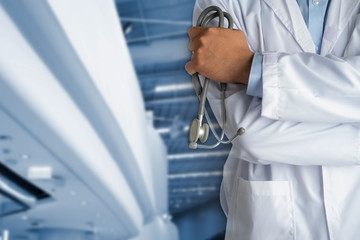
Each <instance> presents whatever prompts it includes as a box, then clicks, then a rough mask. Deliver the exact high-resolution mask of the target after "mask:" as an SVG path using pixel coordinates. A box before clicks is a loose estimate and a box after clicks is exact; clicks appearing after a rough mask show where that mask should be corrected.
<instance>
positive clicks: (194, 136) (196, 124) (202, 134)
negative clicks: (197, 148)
mask: <svg viewBox="0 0 360 240" xmlns="http://www.w3.org/2000/svg"><path fill="white" fill-rule="evenodd" d="M208 137H209V125H208V124H207V123H204V124H202V125H201V122H200V120H199V119H197V118H195V119H194V120H193V121H192V122H191V125H190V129H189V142H190V143H196V142H197V140H198V139H199V140H200V142H202V143H204V142H206V140H207V139H208Z"/></svg>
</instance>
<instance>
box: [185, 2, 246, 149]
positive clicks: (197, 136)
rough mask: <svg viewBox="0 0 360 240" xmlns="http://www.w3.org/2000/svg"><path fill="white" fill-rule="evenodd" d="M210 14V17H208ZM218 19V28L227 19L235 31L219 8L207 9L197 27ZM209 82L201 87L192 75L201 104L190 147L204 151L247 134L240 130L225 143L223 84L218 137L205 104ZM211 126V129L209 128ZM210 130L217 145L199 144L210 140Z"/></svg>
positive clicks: (222, 84) (190, 136) (231, 20)
mask: <svg viewBox="0 0 360 240" xmlns="http://www.w3.org/2000/svg"><path fill="white" fill-rule="evenodd" d="M210 12H213V13H211V14H210V15H208V14H209V13H210ZM207 15H208V16H207ZM216 17H218V18H219V25H218V27H224V18H226V19H227V21H228V28H229V29H233V25H234V22H233V19H232V17H231V16H230V14H228V13H226V12H223V11H222V10H221V9H220V8H219V7H217V6H210V7H208V8H206V9H205V10H204V11H203V12H202V13H201V14H200V16H199V18H198V20H197V23H196V26H198V27H201V26H205V27H206V26H208V24H209V22H211V20H213V19H214V18H216ZM209 80H210V79H208V78H205V80H204V86H203V87H201V84H200V79H199V74H198V73H195V74H193V75H192V82H193V85H194V89H195V93H196V95H197V96H198V98H199V101H200V104H199V111H198V117H197V118H195V119H194V120H193V121H192V122H191V125H190V129H189V147H190V148H192V149H196V148H204V149H212V148H215V147H217V146H219V144H220V143H222V144H229V143H231V142H232V141H233V140H234V139H235V138H237V137H238V136H240V135H242V134H244V133H245V129H244V128H242V127H241V128H239V129H238V130H237V132H236V134H235V135H234V136H233V137H232V138H230V139H229V140H227V141H224V140H223V138H224V135H225V125H226V107H225V90H226V84H225V83H221V84H220V89H221V94H222V103H221V111H222V119H223V122H222V131H221V135H220V137H219V136H218V135H217V133H216V131H215V129H214V126H213V124H212V122H211V120H210V117H209V114H208V112H207V110H206V109H205V103H206V94H207V90H208V87H209ZM204 114H205V118H206V121H207V122H208V123H202V121H203V118H204ZM209 126H210V127H209ZM209 128H210V130H211V132H212V133H213V134H214V136H215V138H216V140H217V143H215V144H213V145H203V144H198V143H197V141H198V140H200V142H201V143H205V142H206V140H207V139H208V136H209Z"/></svg>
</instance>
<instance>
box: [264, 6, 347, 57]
mask: <svg viewBox="0 0 360 240" xmlns="http://www.w3.org/2000/svg"><path fill="white" fill-rule="evenodd" d="M264 1H265V2H266V4H267V5H268V6H269V7H270V8H271V9H272V10H273V11H274V13H275V14H276V16H277V17H278V18H279V20H280V21H281V22H282V24H284V26H285V27H286V28H287V30H288V31H289V32H290V33H291V34H292V35H293V37H294V38H295V40H296V42H297V43H298V44H299V46H300V47H301V48H302V50H303V51H305V52H313V53H315V52H316V50H315V47H316V46H315V44H314V41H313V40H312V38H311V34H310V32H309V30H308V28H307V26H306V23H305V21H304V20H303V16H302V15H301V11H300V8H299V6H298V4H297V2H296V1H295V0H285V1H279V0H264ZM346 1H348V0H346ZM299 20H300V21H299Z"/></svg>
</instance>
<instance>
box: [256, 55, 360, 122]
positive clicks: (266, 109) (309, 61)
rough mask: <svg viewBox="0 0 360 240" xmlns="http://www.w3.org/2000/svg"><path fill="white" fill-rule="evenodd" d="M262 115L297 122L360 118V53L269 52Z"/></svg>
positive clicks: (349, 120)
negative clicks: (346, 55)
mask: <svg viewBox="0 0 360 240" xmlns="http://www.w3.org/2000/svg"><path fill="white" fill-rule="evenodd" d="M262 70H263V73H262V76H263V99H262V114H261V115H262V116H263V117H267V118H271V119H275V120H291V121H297V122H325V123H352V122H357V123H359V122H360V54H359V55H353V56H348V57H344V58H340V57H336V56H334V55H327V56H320V55H317V54H314V53H306V52H302V53H293V54H289V53H268V54H265V55H264V58H263V68H262Z"/></svg>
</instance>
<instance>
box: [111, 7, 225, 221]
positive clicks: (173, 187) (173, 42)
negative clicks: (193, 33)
mask: <svg viewBox="0 0 360 240" xmlns="http://www.w3.org/2000/svg"><path fill="white" fill-rule="evenodd" d="M194 3H195V0H151V1H149V0H116V5H117V9H118V13H119V15H120V16H121V18H120V21H121V24H122V27H123V31H124V34H125V36H126V40H127V43H128V46H129V49H130V53H131V55H132V59H133V63H134V66H135V69H136V72H137V74H138V80H139V82H140V86H141V90H142V93H143V98H144V101H145V106H146V110H147V112H148V118H149V120H150V121H152V123H153V125H154V127H155V128H156V129H157V131H158V132H159V133H160V134H161V137H162V138H163V140H164V142H165V144H166V146H167V151H168V162H169V177H168V181H169V182H168V183H169V207H170V213H171V214H173V215H175V214H180V213H184V212H186V211H188V210H191V209H193V208H194V207H197V206H199V205H200V204H203V203H205V202H208V201H212V200H215V199H218V198H219V188H220V183H221V179H222V168H223V165H224V162H225V159H226V156H227V153H228V151H229V146H219V147H218V148H216V149H214V150H191V149H189V148H188V140H187V134H188V126H189V124H190V123H191V121H192V119H193V118H194V117H195V116H197V108H198V100H197V98H196V97H195V94H194V90H193V89H192V86H191V77H190V76H189V75H188V74H187V73H186V71H185V70H184V66H185V63H186V62H187V61H188V60H189V58H190V52H189V50H188V48H187V45H188V39H187V30H188V28H189V27H190V26H191V21H192V12H193V7H194ZM218 131H219V129H218ZM208 142H210V143H214V142H215V139H214V138H211V137H210V139H209V140H208Z"/></svg>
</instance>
